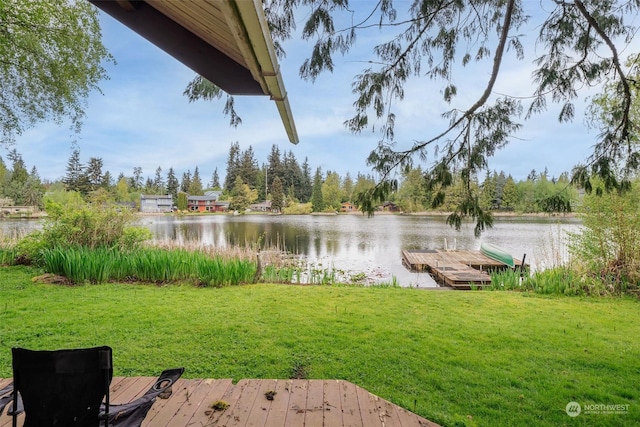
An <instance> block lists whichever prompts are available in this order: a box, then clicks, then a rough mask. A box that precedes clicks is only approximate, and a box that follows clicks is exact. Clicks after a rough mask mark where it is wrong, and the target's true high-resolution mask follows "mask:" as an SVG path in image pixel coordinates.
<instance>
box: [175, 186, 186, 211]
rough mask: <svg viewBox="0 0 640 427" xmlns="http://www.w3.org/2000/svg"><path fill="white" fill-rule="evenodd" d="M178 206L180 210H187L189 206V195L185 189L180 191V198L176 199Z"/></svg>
mask: <svg viewBox="0 0 640 427" xmlns="http://www.w3.org/2000/svg"><path fill="white" fill-rule="evenodd" d="M176 207H177V208H178V210H180V211H186V210H187V207H188V196H187V193H185V192H184V191H180V192H178V200H177V201H176Z"/></svg>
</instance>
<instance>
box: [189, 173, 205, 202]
mask: <svg viewBox="0 0 640 427" xmlns="http://www.w3.org/2000/svg"><path fill="white" fill-rule="evenodd" d="M187 193H189V194H191V195H192V196H202V195H204V191H203V190H202V180H201V179H200V171H199V170H198V167H197V166H196V170H195V171H194V172H193V177H192V178H191V182H189V187H188V190H187Z"/></svg>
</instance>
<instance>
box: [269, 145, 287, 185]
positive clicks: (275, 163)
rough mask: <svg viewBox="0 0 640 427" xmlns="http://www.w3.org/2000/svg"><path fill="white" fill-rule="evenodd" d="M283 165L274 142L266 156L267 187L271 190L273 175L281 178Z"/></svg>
mask: <svg viewBox="0 0 640 427" xmlns="http://www.w3.org/2000/svg"><path fill="white" fill-rule="evenodd" d="M283 172H284V169H283V165H282V160H281V159H280V149H279V148H278V146H277V145H276V144H273V145H272V146H271V152H270V153H269V156H268V157H267V188H268V189H269V191H271V185H272V184H273V180H274V179H275V177H280V180H282V178H283V175H284V174H283Z"/></svg>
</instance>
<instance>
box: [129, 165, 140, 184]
mask: <svg viewBox="0 0 640 427" xmlns="http://www.w3.org/2000/svg"><path fill="white" fill-rule="evenodd" d="M131 184H132V185H131V188H132V189H133V190H140V189H141V188H142V168H141V167H140V166H136V167H134V168H133V180H132V182H131Z"/></svg>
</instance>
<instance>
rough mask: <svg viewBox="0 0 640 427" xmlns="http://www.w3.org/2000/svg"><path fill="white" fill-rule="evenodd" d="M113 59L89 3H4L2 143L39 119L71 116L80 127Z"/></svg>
mask: <svg viewBox="0 0 640 427" xmlns="http://www.w3.org/2000/svg"><path fill="white" fill-rule="evenodd" d="M103 61H112V58H111V56H110V55H109V54H108V52H107V50H106V49H105V47H104V46H103V45H102V42H101V34H100V25H99V21H98V13H97V11H96V9H95V7H94V6H93V5H91V4H89V2H87V1H58V0H3V1H2V2H0V81H2V91H0V134H1V135H0V142H2V143H5V144H6V143H10V142H12V141H13V140H14V138H15V136H16V135H20V134H22V133H23V132H24V130H26V129H28V128H30V127H32V126H33V125H35V124H36V123H37V122H40V121H46V120H53V121H54V122H56V123H61V122H62V121H63V120H64V119H66V118H68V119H70V120H71V124H72V127H73V128H74V129H75V130H79V129H80V127H81V124H82V118H83V116H84V108H85V100H86V98H87V97H88V95H89V93H90V92H91V91H92V90H97V89H98V86H97V85H98V82H100V80H102V79H104V78H105V77H106V71H105V69H104V68H103V66H102V64H103Z"/></svg>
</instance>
